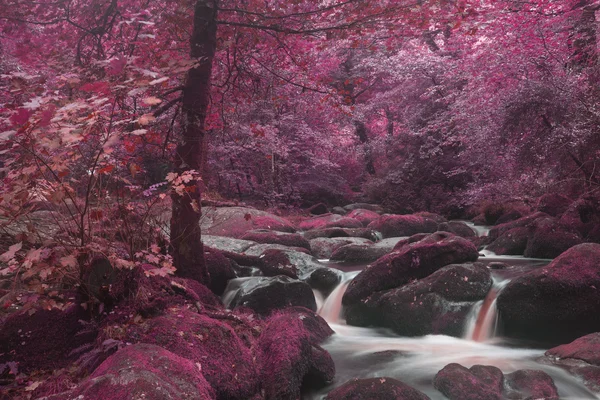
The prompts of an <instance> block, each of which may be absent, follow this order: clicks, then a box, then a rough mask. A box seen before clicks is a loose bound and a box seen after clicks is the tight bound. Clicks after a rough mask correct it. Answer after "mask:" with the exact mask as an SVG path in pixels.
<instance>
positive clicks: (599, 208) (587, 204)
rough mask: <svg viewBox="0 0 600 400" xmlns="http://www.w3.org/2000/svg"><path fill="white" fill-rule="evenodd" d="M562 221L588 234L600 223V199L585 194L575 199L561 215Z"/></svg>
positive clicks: (584, 234)
mask: <svg viewBox="0 0 600 400" xmlns="http://www.w3.org/2000/svg"><path fill="white" fill-rule="evenodd" d="M560 222H561V223H563V224H565V225H567V226H569V227H571V228H574V229H576V230H577V231H578V232H579V233H580V234H581V235H582V236H584V237H585V236H587V235H588V234H589V233H590V231H591V230H592V229H593V228H594V226H595V225H597V224H599V223H600V199H598V198H596V197H594V196H585V197H581V198H579V199H577V200H575V201H574V202H573V203H571V205H569V207H568V208H567V210H566V211H565V212H564V213H563V214H562V215H561V217H560Z"/></svg>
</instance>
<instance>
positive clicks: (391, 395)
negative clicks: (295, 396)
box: [325, 377, 429, 400]
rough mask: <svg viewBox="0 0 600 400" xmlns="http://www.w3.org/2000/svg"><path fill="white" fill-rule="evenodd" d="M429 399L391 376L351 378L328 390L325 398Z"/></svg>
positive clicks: (354, 399) (338, 399) (356, 399)
mask: <svg viewBox="0 0 600 400" xmlns="http://www.w3.org/2000/svg"><path fill="white" fill-rule="evenodd" d="M363 399H377V400H429V396H427V395H426V394H424V393H421V392H420V391H418V390H417V389H415V388H413V387H411V386H408V385H407V384H406V383H404V382H401V381H399V380H397V379H393V378H387V377H384V378H369V379H356V378H354V379H352V380H350V381H348V382H346V383H344V384H343V385H342V386H340V387H338V388H336V389H334V390H332V391H331V392H329V394H328V395H327V397H326V398H325V400H363Z"/></svg>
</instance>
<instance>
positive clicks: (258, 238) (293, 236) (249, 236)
mask: <svg viewBox="0 0 600 400" xmlns="http://www.w3.org/2000/svg"><path fill="white" fill-rule="evenodd" d="M241 239H244V240H250V241H253V242H256V243H266V244H280V245H283V246H287V247H303V248H305V249H308V250H310V243H309V242H308V240H306V239H305V238H304V237H303V236H302V235H300V234H299V233H288V232H278V231H273V230H269V229H255V230H252V231H248V232H246V233H244V235H242V237H241Z"/></svg>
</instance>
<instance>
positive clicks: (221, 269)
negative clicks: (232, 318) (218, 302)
mask: <svg viewBox="0 0 600 400" xmlns="http://www.w3.org/2000/svg"><path fill="white" fill-rule="evenodd" d="M204 260H205V262H206V269H208V273H209V277H210V284H209V285H208V287H209V288H210V290H212V291H213V292H214V293H215V294H217V295H219V296H220V295H222V294H223V291H224V290H225V288H226V287H227V282H228V281H229V280H230V279H234V278H235V277H236V273H235V270H234V269H233V266H232V265H231V261H230V259H229V258H227V257H225V256H224V255H223V253H222V252H220V251H219V250H217V249H211V248H208V247H205V248H204Z"/></svg>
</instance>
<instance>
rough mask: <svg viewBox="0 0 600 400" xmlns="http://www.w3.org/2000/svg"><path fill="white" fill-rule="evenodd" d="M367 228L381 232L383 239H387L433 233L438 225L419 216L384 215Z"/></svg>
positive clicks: (432, 220) (429, 219)
mask: <svg viewBox="0 0 600 400" xmlns="http://www.w3.org/2000/svg"><path fill="white" fill-rule="evenodd" d="M367 227H368V228H369V229H373V230H376V231H379V232H381V234H382V235H383V237H384V238H389V237H400V236H411V235H414V234H416V233H433V232H435V231H437V230H438V223H437V222H436V221H435V220H434V219H431V218H428V217H421V216H419V215H396V214H385V215H382V216H380V217H379V218H378V219H376V220H375V221H373V222H371V223H370V224H369V225H368V226H367Z"/></svg>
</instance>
